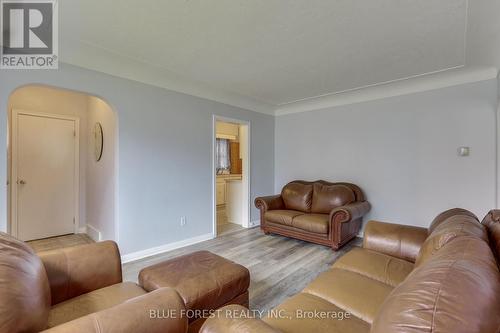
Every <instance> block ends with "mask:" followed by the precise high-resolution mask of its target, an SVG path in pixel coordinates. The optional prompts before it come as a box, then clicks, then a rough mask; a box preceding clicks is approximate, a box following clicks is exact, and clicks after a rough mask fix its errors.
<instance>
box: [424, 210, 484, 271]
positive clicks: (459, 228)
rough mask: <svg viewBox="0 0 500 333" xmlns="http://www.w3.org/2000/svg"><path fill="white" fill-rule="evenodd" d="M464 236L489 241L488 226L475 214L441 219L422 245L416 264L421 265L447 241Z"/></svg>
mask: <svg viewBox="0 0 500 333" xmlns="http://www.w3.org/2000/svg"><path fill="white" fill-rule="evenodd" d="M464 236H474V237H477V238H480V239H482V240H484V241H486V242H487V241H488V232H487V230H486V228H485V227H484V226H483V225H482V224H481V223H479V221H478V220H477V218H476V217H474V216H470V215H467V214H460V215H454V216H451V217H448V218H447V219H446V220H444V221H441V222H440V223H439V224H437V225H435V226H434V227H433V230H432V232H431V233H430V234H429V236H428V237H427V239H426V240H425V242H424V243H423V244H422V246H421V247H420V251H419V253H418V256H417V260H416V262H415V265H416V266H419V265H421V264H422V263H424V262H425V261H426V260H428V259H429V258H430V257H431V256H432V255H434V254H435V253H436V252H438V251H439V250H440V249H441V248H442V247H443V246H445V245H446V244H447V243H449V242H450V241H452V240H453V239H455V238H457V237H464Z"/></svg>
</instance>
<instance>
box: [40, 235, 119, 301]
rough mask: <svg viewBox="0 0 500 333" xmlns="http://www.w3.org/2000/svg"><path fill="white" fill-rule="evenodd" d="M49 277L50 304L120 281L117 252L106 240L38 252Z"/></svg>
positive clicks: (114, 246) (110, 242) (112, 243)
mask: <svg viewBox="0 0 500 333" xmlns="http://www.w3.org/2000/svg"><path fill="white" fill-rule="evenodd" d="M38 256H39V257H40V259H41V260H42V262H43V264H44V266H45V271H46V272H47V276H48V278H49V284H50V292H51V296H52V305H54V304H57V303H60V302H62V301H65V300H67V299H70V298H73V297H76V296H79V295H82V294H85V293H88V292H90V291H93V290H97V289H100V288H104V287H107V286H111V285H113V284H116V283H120V282H122V266H121V259H120V251H119V250H118V246H117V245H116V243H115V242H112V241H105V242H99V243H94V244H86V245H79V246H73V247H67V248H62V249H58V250H52V251H44V252H40V253H38Z"/></svg>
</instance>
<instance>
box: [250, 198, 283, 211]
mask: <svg viewBox="0 0 500 333" xmlns="http://www.w3.org/2000/svg"><path fill="white" fill-rule="evenodd" d="M255 207H257V208H258V209H260V210H261V211H262V210H263V211H264V212H267V211H268V210H275V209H285V203H284V202H283V199H282V198H281V195H280V194H278V195H271V196H267V197H257V198H255Z"/></svg>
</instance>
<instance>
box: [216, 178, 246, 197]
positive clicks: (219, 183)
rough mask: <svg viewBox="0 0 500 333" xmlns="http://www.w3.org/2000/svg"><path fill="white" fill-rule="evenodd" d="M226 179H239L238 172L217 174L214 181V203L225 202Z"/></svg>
mask: <svg viewBox="0 0 500 333" xmlns="http://www.w3.org/2000/svg"><path fill="white" fill-rule="evenodd" d="M227 180H241V175H240V174H230V175H219V176H217V180H216V182H215V203H216V205H225V204H226V203H227V182H226V181H227Z"/></svg>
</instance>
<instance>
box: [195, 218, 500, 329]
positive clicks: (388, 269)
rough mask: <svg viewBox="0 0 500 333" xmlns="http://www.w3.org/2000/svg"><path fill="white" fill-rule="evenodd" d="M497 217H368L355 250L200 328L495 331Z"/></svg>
mask: <svg viewBox="0 0 500 333" xmlns="http://www.w3.org/2000/svg"><path fill="white" fill-rule="evenodd" d="M499 221H500V211H493V212H491V213H490V214H488V216H487V217H486V218H485V219H484V221H483V224H481V223H480V222H479V221H478V219H477V218H476V217H475V216H474V214H472V213H470V212H468V211H466V210H463V209H453V210H449V211H446V212H444V213H442V214H440V215H439V216H438V217H436V219H434V221H433V222H432V223H431V224H430V227H429V228H428V229H427V228H419V227H411V226H405V225H397V224H389V223H382V222H375V221H370V222H368V224H367V226H366V229H365V233H364V240H363V247H362V248H356V249H354V250H352V251H350V252H348V253H347V254H346V255H344V256H343V257H341V258H340V259H339V260H337V261H336V262H335V264H334V265H333V266H332V267H331V269H330V270H328V271H326V272H323V273H321V274H320V275H319V276H318V277H317V278H316V279H315V280H314V281H313V282H311V283H310V284H309V285H308V286H307V287H306V288H305V289H304V290H303V291H302V292H300V293H299V294H297V295H295V296H293V297H291V298H289V299H288V300H286V301H285V302H284V303H282V304H281V305H279V306H278V307H277V308H275V309H273V312H272V313H271V314H270V315H268V316H266V317H264V318H263V319H259V318H258V316H255V315H254V314H253V313H250V312H248V310H247V309H245V308H242V307H240V306H229V307H225V308H223V309H221V311H220V312H219V313H218V315H217V316H214V317H213V318H210V319H208V320H207V321H206V322H205V324H204V325H203V327H202V329H201V332H202V333H226V332H247V333H251V332H261V333H262V332H266V333H267V332H269V333H271V332H272V333H276V332H284V333H288V332H289V333H294V332H297V333H302V332H332V333H336V332H338V333H363V332H372V333H396V332H397V333H418V332H422V333H424V332H425V333H428V332H436V333H437V332H440V333H445V332H449V333H498V332H500V273H499V268H498V262H497V261H496V260H495V256H494V252H495V253H496V255H497V256H498V254H499V253H498V251H499V249H500V248H499V247H498V243H499V241H500V232H499V230H500V229H499V228H500V226H499V223H500V222H499ZM497 258H498V257H497ZM304 313H307V314H309V315H304ZM347 314H349V317H348V318H347Z"/></svg>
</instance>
